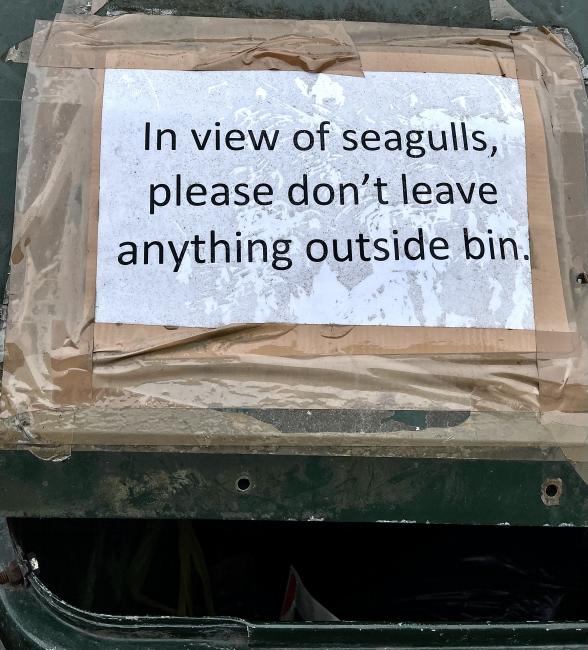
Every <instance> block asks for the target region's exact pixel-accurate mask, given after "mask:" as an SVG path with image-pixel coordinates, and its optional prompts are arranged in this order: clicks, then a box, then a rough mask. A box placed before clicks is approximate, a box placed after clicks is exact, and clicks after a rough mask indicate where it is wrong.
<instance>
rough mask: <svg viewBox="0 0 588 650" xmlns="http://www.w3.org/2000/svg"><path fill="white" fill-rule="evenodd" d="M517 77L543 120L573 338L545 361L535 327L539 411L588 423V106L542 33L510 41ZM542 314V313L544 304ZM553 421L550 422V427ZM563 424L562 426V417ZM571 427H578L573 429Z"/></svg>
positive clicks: (564, 54) (558, 47) (561, 55)
mask: <svg viewBox="0 0 588 650" xmlns="http://www.w3.org/2000/svg"><path fill="white" fill-rule="evenodd" d="M513 45H514V51H515V58H516V61H517V71H518V73H519V75H520V76H521V77H523V79H522V81H521V84H525V86H526V87H528V88H529V92H533V93H534V96H535V98H536V102H537V105H538V107H540V109H541V110H542V112H543V114H544V115H549V122H546V123H545V143H546V147H547V150H548V154H549V155H548V158H547V160H548V164H549V175H550V186H551V195H552V203H553V210H554V216H555V219H554V220H553V222H554V223H555V226H556V236H557V240H558V249H559V251H560V260H561V276H560V277H562V278H566V279H567V283H564V288H565V291H564V292H563V293H562V297H563V298H565V300H566V303H567V311H568V317H569V319H570V321H571V323H572V324H573V327H574V329H575V330H576V331H577V337H576V340H575V342H574V346H573V350H572V351H570V352H569V353H568V354H565V355H564V354H562V355H559V356H553V355H550V354H549V345H550V341H549V337H548V335H547V333H546V331H545V330H546V328H543V327H541V326H540V325H541V324H540V323H538V327H537V329H538V332H537V364H538V372H539V388H540V407H541V411H542V412H544V413H547V412H561V413H570V412H576V413H584V414H585V415H584V424H585V425H586V424H588V416H586V412H587V411H588V391H587V384H588V344H587V342H588V329H587V323H588V321H587V317H588V301H587V296H586V292H585V291H583V287H582V286H581V285H580V286H578V285H577V284H576V283H575V279H576V276H577V275H578V274H580V273H582V272H584V269H586V268H588V251H587V249H586V245H585V242H586V241H588V225H587V219H586V217H587V216H588V186H587V174H586V151H587V149H586V146H587V143H586V137H587V136H586V133H585V128H586V127H585V125H586V124H587V123H588V101H587V99H586V93H585V90H584V83H583V79H582V75H581V71H580V69H579V66H578V63H577V60H576V59H575V58H574V57H573V56H571V55H570V53H569V52H568V50H567V49H566V48H565V46H564V45H563V44H562V42H561V41H560V40H559V39H557V38H556V37H555V36H553V35H552V34H549V33H547V34H546V33H545V32H544V31H539V30H529V31H525V32H522V33H520V34H516V35H513ZM542 304H543V308H544V310H546V311H547V310H548V309H549V306H550V305H549V303H548V301H547V300H545V299H544V300H543V303H542ZM554 419H557V418H554V417H553V416H552V417H550V421H551V422H553V421H554ZM562 420H566V421H567V420H568V418H567V416H564V417H563V418H562ZM576 425H577V423H576Z"/></svg>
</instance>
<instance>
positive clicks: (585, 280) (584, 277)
mask: <svg viewBox="0 0 588 650" xmlns="http://www.w3.org/2000/svg"><path fill="white" fill-rule="evenodd" d="M576 284H588V273H578V275H577V276H576Z"/></svg>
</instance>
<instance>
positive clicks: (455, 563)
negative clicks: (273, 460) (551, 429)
mask: <svg viewBox="0 0 588 650" xmlns="http://www.w3.org/2000/svg"><path fill="white" fill-rule="evenodd" d="M11 526H12V530H13V533H14V536H15V539H16V541H17V543H18V544H19V545H20V546H21V548H22V549H23V551H24V552H26V553H31V552H33V553H35V554H36V556H37V558H38V560H39V564H40V568H41V572H40V578H41V579H42V581H43V582H44V584H45V585H46V586H47V587H48V588H49V589H50V590H52V591H53V592H54V593H55V594H56V595H57V596H59V597H60V598H62V599H63V600H65V601H67V602H68V603H70V604H72V605H75V606H77V607H80V608H83V609H86V610H90V611H94V612H100V613H108V614H119V615H162V614H164V615H165V614H177V615H189V616H205V615H214V616H236V617H241V618H245V619H247V620H250V621H268V622H272V621H279V620H280V612H281V607H282V602H283V599H284V594H285V591H286V585H287V582H288V576H289V571H290V567H293V568H294V569H295V570H296V571H297V573H298V575H299V577H300V580H301V581H302V583H303V584H304V587H305V588H306V589H307V590H308V592H309V593H310V594H311V595H312V597H313V598H314V599H316V600H317V601H318V602H319V603H320V604H321V605H322V606H323V607H325V608H326V609H327V610H328V611H329V612H331V613H332V614H333V615H334V616H335V617H337V618H338V619H340V620H345V621H366V622H367V621H381V622H399V621H406V622H411V621H412V622H423V623H424V622H481V621H491V622H501V621H503V622H521V621H577V620H581V619H586V618H588V616H587V614H588V586H587V585H588V581H587V579H586V578H587V566H586V565H587V563H588V537H587V534H586V532H585V531H584V530H583V529H574V528H546V527H544V528H519V527H517V528H515V527H508V526H502V527H483V526H439V525H435V526H428V525H411V524H387V523H381V524H344V523H322V522H259V521H256V522H249V521H223V522H220V521H172V520H165V521H144V520H142V521H141V520H87V519H86V520H58V519H53V520H47V519H45V520H34V519H28V520H13V521H12V522H11ZM295 620H302V617H301V615H300V613H298V614H297V615H296V619H295Z"/></svg>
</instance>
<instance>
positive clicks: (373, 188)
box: [96, 69, 534, 330]
mask: <svg viewBox="0 0 588 650" xmlns="http://www.w3.org/2000/svg"><path fill="white" fill-rule="evenodd" d="M96 321H97V322H102V323H128V324H145V325H178V326H189V327H217V326H221V325H227V324H231V323H267V322H279V323H300V324H328V323H334V324H342V325H403V326H432V327H435V326H437V327H439V326H440V327H475V328H511V329H527V330H529V329H533V327H534V321H533V304H532V292H531V270H530V261H529V235H528V219H527V195H526V169H525V138H524V124H523V115H522V109H521V103H520V98H519V92H518V83H517V81H516V80H514V79H509V78H501V77H495V76H488V75H470V74H430V73H429V74H425V73H416V72H366V73H365V77H363V78H361V77H346V76H333V75H327V74H319V75H316V74H310V73H304V72H279V73H276V72H271V71H245V72H226V71H225V72H212V71H206V72H186V71H170V70H161V71H153V70H150V71H148V70H120V69H119V70H112V69H111V70H106V76H105V85H104V100H103V113H102V140H101V165H100V211H99V239H98V272H97V302H96Z"/></svg>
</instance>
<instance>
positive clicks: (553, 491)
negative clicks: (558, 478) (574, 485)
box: [545, 483, 559, 499]
mask: <svg viewBox="0 0 588 650" xmlns="http://www.w3.org/2000/svg"><path fill="white" fill-rule="evenodd" d="M558 492H559V485H557V484H556V483H548V484H547V485H546V486H545V496H548V497H549V498H550V499H553V497H555V496H557V493H558Z"/></svg>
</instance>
